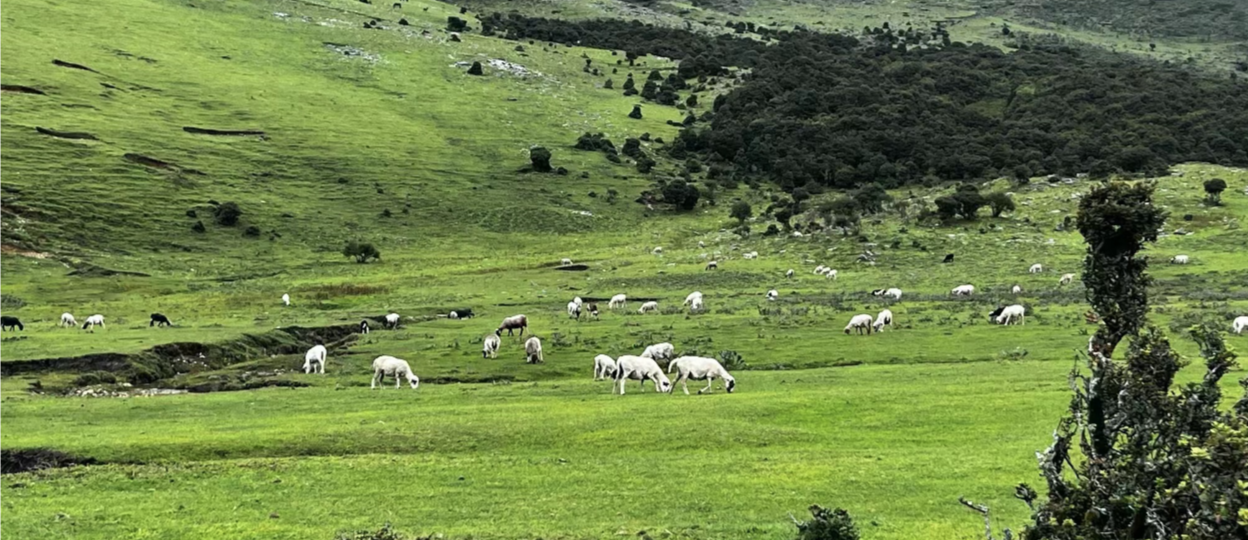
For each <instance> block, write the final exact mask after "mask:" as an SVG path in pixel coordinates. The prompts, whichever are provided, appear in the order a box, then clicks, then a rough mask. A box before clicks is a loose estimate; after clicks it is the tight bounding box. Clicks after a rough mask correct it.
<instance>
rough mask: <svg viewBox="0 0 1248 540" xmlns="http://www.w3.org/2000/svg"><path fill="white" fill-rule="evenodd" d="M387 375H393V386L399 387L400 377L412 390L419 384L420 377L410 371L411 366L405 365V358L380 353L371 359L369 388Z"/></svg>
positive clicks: (375, 386) (374, 387)
mask: <svg viewBox="0 0 1248 540" xmlns="http://www.w3.org/2000/svg"><path fill="white" fill-rule="evenodd" d="M387 375H389V376H392V377H394V387H395V388H398V387H399V384H400V377H401V378H404V379H407V384H409V385H411V386H412V390H415V389H416V387H418V386H420V378H419V377H417V376H416V374H415V373H412V366H409V365H407V360H402V359H399V358H395V357H393V356H386V355H382V356H378V357H377V358H376V359H375V360H373V384H372V386H370V387H369V388H373V389H376V388H377V383H379V382H382V381H383V380H384V379H385V378H386V376H387Z"/></svg>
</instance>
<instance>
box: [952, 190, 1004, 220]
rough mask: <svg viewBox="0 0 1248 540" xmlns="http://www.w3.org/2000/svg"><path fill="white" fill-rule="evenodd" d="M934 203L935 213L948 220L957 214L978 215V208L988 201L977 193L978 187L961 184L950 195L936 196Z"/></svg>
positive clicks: (973, 216)
mask: <svg viewBox="0 0 1248 540" xmlns="http://www.w3.org/2000/svg"><path fill="white" fill-rule="evenodd" d="M935 203H936V213H937V215H939V216H940V218H941V219H943V220H945V221H949V220H952V219H954V218H955V217H959V216H960V217H962V219H969V220H973V219H975V218H976V217H978V214H979V209H980V208H983V207H984V206H985V205H987V204H988V201H987V200H986V199H984V196H983V195H980V194H979V188H977V187H975V186H973V185H971V184H963V185H961V186H958V190H957V191H956V192H954V193H953V194H952V195H945V196H943V197H937V198H936V201H935ZM1011 204H1012V202H1011Z"/></svg>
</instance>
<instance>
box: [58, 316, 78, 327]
mask: <svg viewBox="0 0 1248 540" xmlns="http://www.w3.org/2000/svg"><path fill="white" fill-rule="evenodd" d="M60 326H70V327H73V326H78V321H77V320H75V319H74V314H73V313H62V314H61V323H60Z"/></svg>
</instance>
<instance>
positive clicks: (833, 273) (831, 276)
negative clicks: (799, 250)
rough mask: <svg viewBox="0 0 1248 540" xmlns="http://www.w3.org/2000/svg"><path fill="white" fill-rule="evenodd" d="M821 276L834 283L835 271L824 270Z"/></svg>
mask: <svg viewBox="0 0 1248 540" xmlns="http://www.w3.org/2000/svg"><path fill="white" fill-rule="evenodd" d="M823 275H825V276H828V279H830V280H832V281H836V270H833V269H831V268H824V269H823Z"/></svg>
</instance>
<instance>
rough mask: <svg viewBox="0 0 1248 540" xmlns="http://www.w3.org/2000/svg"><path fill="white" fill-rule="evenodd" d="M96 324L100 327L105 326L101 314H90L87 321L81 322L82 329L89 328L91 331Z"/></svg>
mask: <svg viewBox="0 0 1248 540" xmlns="http://www.w3.org/2000/svg"><path fill="white" fill-rule="evenodd" d="M96 326H99V327H100V328H107V327H106V326H104V316H103V315H99V314H96V315H92V316H90V317H87V322H84V323H82V329H83V330H91V331H92V332H94V331H95V327H96Z"/></svg>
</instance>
